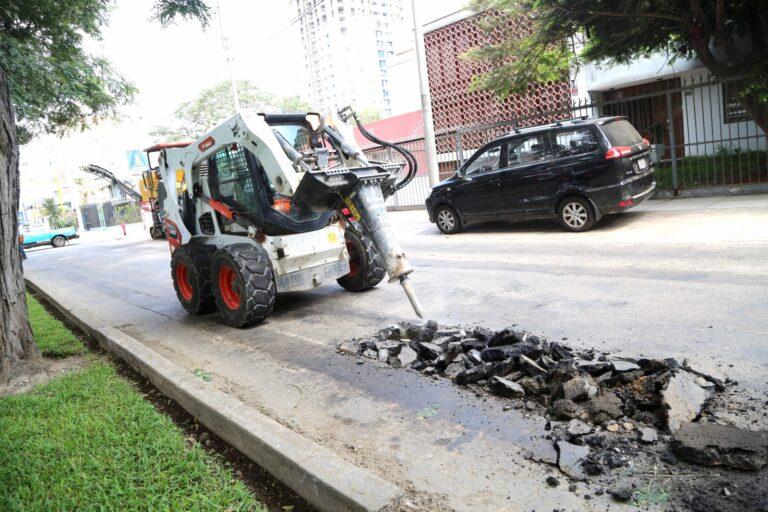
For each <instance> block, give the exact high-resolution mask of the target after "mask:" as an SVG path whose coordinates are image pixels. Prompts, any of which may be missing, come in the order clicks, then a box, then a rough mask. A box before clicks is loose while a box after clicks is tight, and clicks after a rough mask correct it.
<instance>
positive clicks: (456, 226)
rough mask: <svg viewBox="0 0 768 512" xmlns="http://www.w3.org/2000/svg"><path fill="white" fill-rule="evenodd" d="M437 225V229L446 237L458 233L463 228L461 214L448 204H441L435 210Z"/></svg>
mask: <svg viewBox="0 0 768 512" xmlns="http://www.w3.org/2000/svg"><path fill="white" fill-rule="evenodd" d="M435 224H437V229H439V230H440V232H441V233H444V234H446V235H453V234H455V233H458V232H459V231H461V229H462V227H463V226H462V225H461V217H459V214H458V213H457V212H456V210H454V209H453V208H451V207H450V206H448V205H446V204H441V205H440V206H438V207H437V210H435Z"/></svg>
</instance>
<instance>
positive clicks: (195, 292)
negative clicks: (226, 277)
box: [171, 245, 216, 315]
mask: <svg viewBox="0 0 768 512" xmlns="http://www.w3.org/2000/svg"><path fill="white" fill-rule="evenodd" d="M214 252H216V247H214V246H212V245H182V246H181V247H179V248H178V249H176V250H175V251H173V255H172V256H171V278H172V279H173V288H174V290H176V297H177V298H178V299H179V302H180V303H181V305H182V306H183V307H184V309H185V310H187V313H189V314H190V315H203V314H205V313H212V312H213V311H215V310H216V302H215V301H214V300H213V291H212V290H211V259H212V258H213V254H214Z"/></svg>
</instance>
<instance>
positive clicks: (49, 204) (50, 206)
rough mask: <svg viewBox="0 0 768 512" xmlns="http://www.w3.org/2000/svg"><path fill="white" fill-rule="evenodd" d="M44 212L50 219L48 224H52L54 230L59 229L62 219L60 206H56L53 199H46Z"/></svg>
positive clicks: (44, 200)
mask: <svg viewBox="0 0 768 512" xmlns="http://www.w3.org/2000/svg"><path fill="white" fill-rule="evenodd" d="M42 210H43V214H44V215H45V216H46V217H48V224H50V225H51V227H52V228H58V227H59V224H60V218H61V209H60V208H59V205H57V204H56V201H55V200H54V199H53V198H52V197H46V198H45V199H43V207H42Z"/></svg>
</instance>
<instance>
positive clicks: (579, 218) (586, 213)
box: [557, 196, 595, 233]
mask: <svg viewBox="0 0 768 512" xmlns="http://www.w3.org/2000/svg"><path fill="white" fill-rule="evenodd" d="M557 218H558V220H559V221H560V224H561V225H562V226H563V227H564V228H565V229H567V230H568V231H573V232H577V233H580V232H582V231H589V230H590V229H592V226H594V225H595V212H594V210H593V209H592V205H591V204H589V201H587V199H586V198H584V197H582V196H568V197H566V198H565V199H563V200H562V201H560V204H559V205H558V206H557Z"/></svg>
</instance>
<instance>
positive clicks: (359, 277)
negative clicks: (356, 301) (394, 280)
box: [336, 226, 387, 292]
mask: <svg viewBox="0 0 768 512" xmlns="http://www.w3.org/2000/svg"><path fill="white" fill-rule="evenodd" d="M344 239H345V240H346V242H347V252H348V253H349V274H347V275H345V276H342V277H340V278H338V279H337V280H336V282H337V283H339V285H341V287H342V288H344V289H345V290H347V291H348V292H362V291H365V290H370V289H371V288H373V287H374V286H376V285H377V284H379V283H380V282H381V281H382V279H384V276H386V275H387V271H386V269H385V268H384V260H383V259H382V257H381V255H380V254H379V251H377V250H376V247H374V245H373V241H372V240H371V239H370V238H368V237H367V236H365V235H363V234H361V232H360V231H359V230H357V229H355V228H352V227H351V226H350V227H348V228H347V230H346V232H345V233H344Z"/></svg>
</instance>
